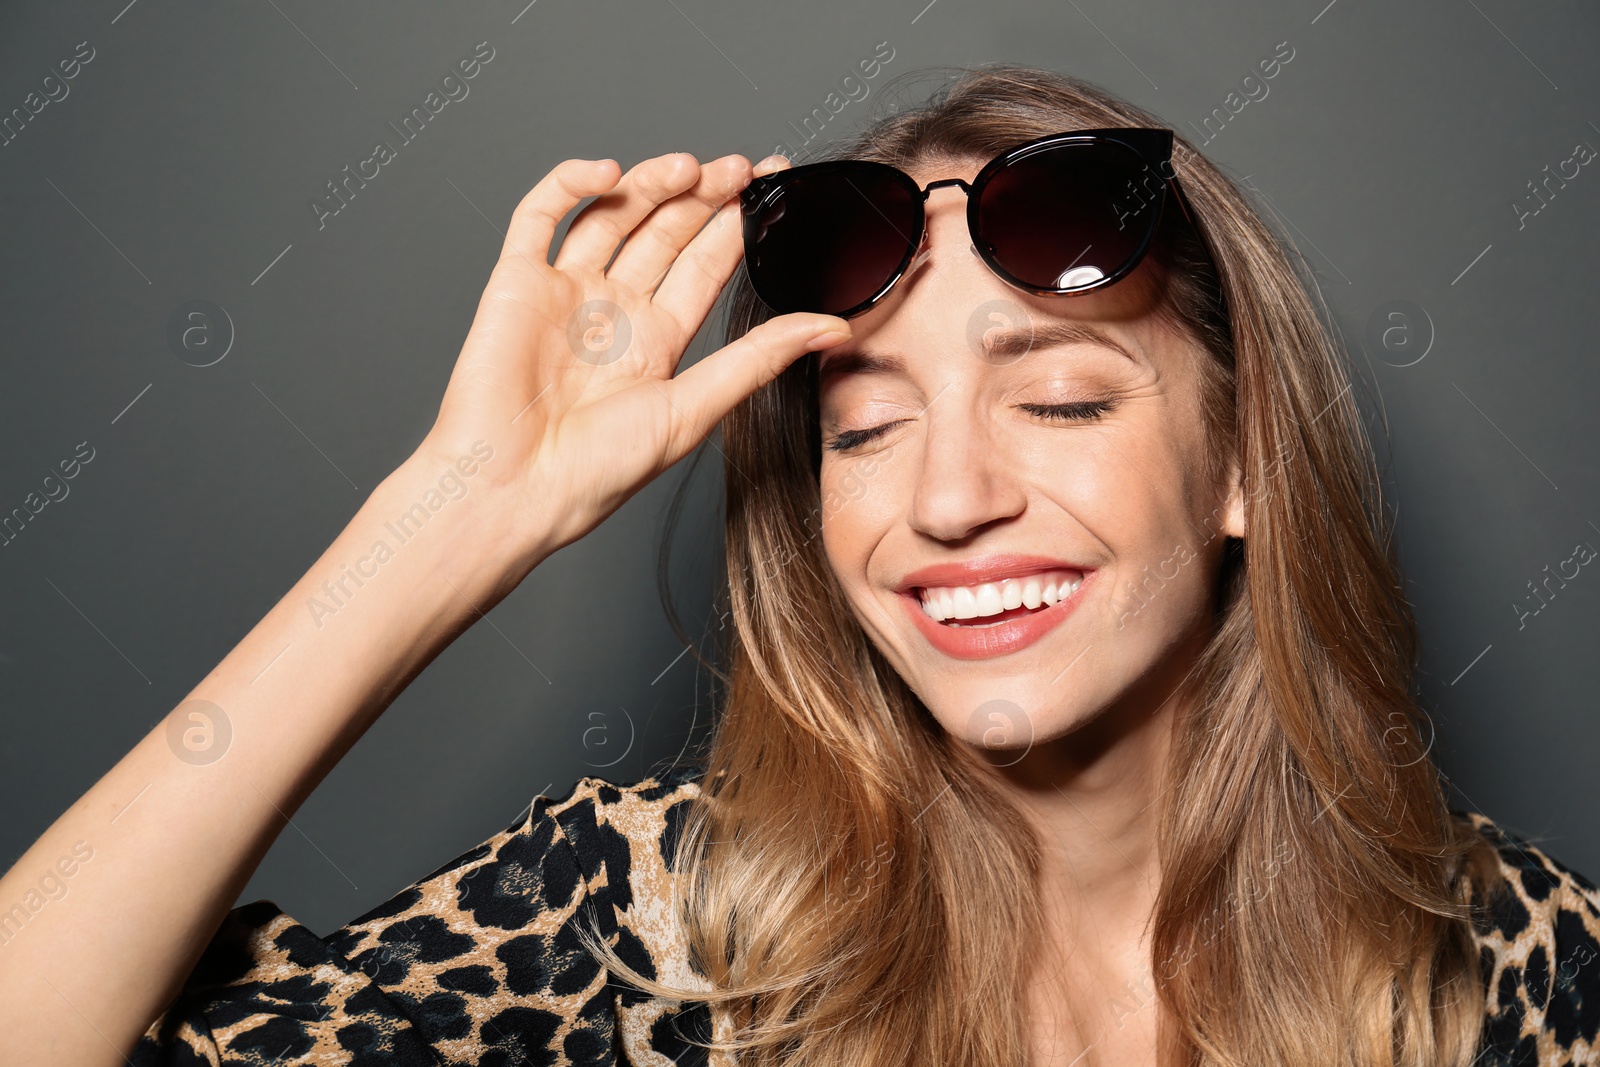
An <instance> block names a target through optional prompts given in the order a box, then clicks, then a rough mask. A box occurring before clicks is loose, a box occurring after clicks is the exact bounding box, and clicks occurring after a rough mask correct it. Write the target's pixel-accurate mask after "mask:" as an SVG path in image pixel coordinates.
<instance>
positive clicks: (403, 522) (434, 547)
mask: <svg viewBox="0 0 1600 1067" xmlns="http://www.w3.org/2000/svg"><path fill="white" fill-rule="evenodd" d="M512 462H513V460H512V458H511V456H510V454H508V453H505V452H503V451H502V450H496V449H495V448H494V447H493V445H492V444H491V443H490V442H488V441H485V440H481V439H480V440H478V441H475V442H473V443H472V445H470V446H468V447H466V448H462V449H458V450H453V451H440V450H437V449H434V448H432V447H431V446H429V445H427V443H426V442H425V443H424V446H423V447H420V448H418V450H417V451H416V452H414V453H413V454H412V455H411V456H409V457H407V459H406V460H405V461H404V462H403V463H401V464H400V466H398V467H396V468H395V470H394V471H393V472H391V473H390V474H389V476H388V477H386V478H385V479H384V480H383V481H382V482H381V483H380V484H379V485H378V487H377V488H376V489H375V490H373V492H372V495H371V496H370V497H369V498H368V499H367V502H366V503H365V504H364V505H363V508H362V510H363V511H365V512H367V513H368V514H369V517H370V519H371V520H373V521H377V522H379V523H380V530H381V531H382V536H383V540H384V541H385V542H386V543H388V544H391V545H394V546H396V550H397V551H399V550H402V549H401V547H400V546H406V548H408V549H409V548H411V547H413V546H414V547H415V550H416V551H417V552H418V553H419V554H426V555H430V556H435V557H437V560H436V563H435V569H436V570H438V571H439V573H440V574H441V575H442V576H443V577H445V578H448V579H449V580H450V582H451V584H452V585H453V586H455V587H457V588H459V589H460V590H461V592H462V593H463V594H467V595H470V596H472V597H473V600H474V603H475V604H477V605H478V606H479V608H480V609H481V610H485V611H487V610H488V606H487V605H486V604H484V603H482V600H484V599H488V600H489V602H490V603H497V602H498V601H499V600H500V599H501V598H503V597H504V596H505V595H506V594H507V593H509V592H510V591H511V590H512V589H514V588H515V587H516V585H517V583H518V582H520V581H521V580H522V579H523V578H525V577H527V575H528V572H529V571H531V570H532V569H533V568H534V566H536V565H537V564H538V563H539V562H540V561H541V560H543V559H544V558H545V557H546V556H548V555H549V554H550V553H551V552H552V551H554V548H553V547H552V546H550V545H548V544H547V540H548V539H547V537H546V536H545V531H543V530H541V529H533V528H529V526H528V524H527V522H526V513H525V511H522V510H519V509H518V508H517V506H516V501H515V500H513V499H512V497H513V496H514V495H515V491H514V490H513V489H512V488H511V486H512V484H513V483H514V481H515V479H514V472H511V471H507V470H497V469H496V465H497V464H498V465H500V466H508V465H510V464H511V463H512ZM469 590H470V593H469Z"/></svg>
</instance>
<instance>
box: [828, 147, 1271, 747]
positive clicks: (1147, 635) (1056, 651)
mask: <svg viewBox="0 0 1600 1067" xmlns="http://www.w3.org/2000/svg"><path fill="white" fill-rule="evenodd" d="M977 168H978V163H977V162H975V161H974V162H965V163H959V164H950V165H939V166H936V167H924V168H910V169H908V171H907V172H908V173H909V174H911V176H912V177H914V178H916V179H917V181H918V183H919V184H926V183H927V182H929V181H932V180H934V179H935V178H943V177H954V176H960V177H964V178H966V179H968V180H969V181H970V180H971V179H972V178H973V177H974V176H975V174H976V173H977ZM965 210H966V203H965V196H964V194H963V193H962V192H961V190H960V189H958V188H953V187H952V188H941V189H936V190H934V191H933V192H932V193H931V194H930V196H929V199H928V203H927V216H928V244H927V247H926V249H925V258H924V260H923V261H922V262H921V263H920V265H918V266H916V267H915V269H914V270H913V272H912V273H911V274H909V275H908V276H907V277H905V278H903V279H902V280H901V281H900V283H899V284H898V285H897V286H896V287H895V289H894V290H893V291H892V292H891V293H890V294H889V296H888V297H887V298H885V299H884V300H883V301H882V302H881V303H879V304H878V305H877V306H875V307H874V308H872V309H871V310H870V311H868V312H866V313H865V314H863V315H860V316H858V317H856V318H855V319H853V320H852V325H853V327H854V336H853V337H852V338H851V339H850V340H849V341H847V342H845V343H844V344H841V345H838V346H835V347H834V348H831V349H827V350H824V351H823V352H822V353H821V354H820V356H819V357H818V358H819V359H820V364H819V368H820V370H819V375H820V377H819V383H820V411H819V415H820V420H821V428H822V447H823V451H822V457H823V458H822V470H821V491H822V498H823V499H824V500H842V501H845V503H843V504H842V505H841V506H838V507H833V508H827V509H824V514H823V522H822V539H823V545H824V550H825V551H826V553H827V556H828V559H829V561H830V563H831V564H832V566H833V569H834V571H835V573H836V575H837V577H838V579H839V582H840V584H841V586H842V587H843V589H844V591H845V593H846V595H847V596H848V598H849V600H850V603H851V606H852V608H853V610H854V612H855V615H856V617H857V619H858V620H859V622H860V623H861V625H862V627H863V628H864V629H865V631H866V633H867V634H868V636H869V637H870V639H871V640H872V642H873V643H874V644H875V645H876V646H877V648H878V649H879V650H880V652H881V653H882V654H883V655H884V657H885V658H886V659H887V660H888V661H889V662H890V663H891V664H892V665H893V666H894V667H895V669H896V670H897V671H898V672H899V673H900V675H901V677H902V678H904V679H905V681H906V683H907V684H908V685H909V686H910V687H911V689H912V690H913V691H914V692H916V693H917V695H918V696H919V697H920V698H921V700H922V701H923V703H924V704H925V705H926V706H927V707H928V709H929V710H930V711H931V712H932V713H933V715H934V717H935V718H936V719H937V720H938V721H939V722H940V724H941V725H942V726H943V727H944V728H945V729H946V730H948V731H950V732H951V733H953V734H955V735H957V736H958V737H961V738H963V739H965V740H967V741H969V742H970V743H972V744H973V745H975V746H982V747H985V748H991V749H993V748H1001V749H1005V750H1007V751H1012V752H1013V753H1014V755H1015V757H1016V758H1021V752H1018V751H1016V750H1018V749H1019V748H1020V749H1026V748H1028V747H1031V746H1035V745H1038V744H1040V743H1043V742H1045V741H1049V740H1052V739H1054V738H1059V737H1062V736H1063V735H1067V734H1069V733H1071V732H1072V731H1073V730H1075V729H1076V728H1078V727H1081V726H1083V725H1085V724H1087V723H1088V722H1090V720H1092V719H1094V718H1095V717H1096V716H1097V715H1098V714H1099V713H1100V712H1102V711H1105V710H1107V709H1108V708H1112V707H1117V706H1121V707H1124V708H1129V709H1130V710H1134V711H1137V710H1138V709H1137V707H1135V705H1138V704H1139V703H1140V701H1141V700H1142V699H1144V697H1145V696H1146V695H1147V694H1149V693H1151V692H1157V691H1159V688H1160V687H1159V686H1152V685H1151V682H1152V680H1153V679H1160V678H1164V677H1169V676H1171V675H1172V673H1173V672H1174V670H1175V669H1176V670H1178V671H1179V672H1180V673H1181V669H1184V668H1186V667H1187V666H1188V660H1189V658H1191V657H1192V655H1193V654H1194V652H1195V651H1196V650H1197V649H1198V647H1199V643H1200V642H1201V641H1203V639H1204V637H1205V635H1206V634H1207V633H1208V632H1209V626H1210V618H1211V605H1212V603H1213V598H1214V586H1215V582H1216V580H1217V571H1218V565H1219V561H1220V555H1221V551H1222V547H1223V539H1224V535H1231V536H1235V537H1239V536H1243V533H1244V529H1243V502H1242V496H1241V494H1240V492H1239V490H1238V488H1237V485H1236V484H1235V483H1232V482H1230V483H1229V484H1227V485H1213V484H1210V483H1209V481H1208V478H1207V473H1206V472H1207V467H1208V464H1207V457H1208V449H1209V448H1211V447H1213V446H1212V445H1211V444H1210V443H1209V442H1208V440H1207V435H1206V432H1205V426H1204V423H1203V420H1202V412H1201V403H1200V396H1201V393H1200V381H1201V378H1200V372H1201V368H1202V366H1203V364H1202V361H1204V360H1208V359H1210V358H1211V357H1210V356H1209V355H1208V354H1207V353H1206V352H1205V351H1204V350H1203V349H1201V348H1200V347H1199V346H1198V344H1196V343H1195V342H1194V341H1193V340H1191V339H1189V338H1187V337H1185V336H1183V335H1181V334H1179V333H1177V332H1176V331H1174V330H1173V329H1172V328H1171V327H1169V326H1167V325H1166V324H1164V323H1162V322H1160V321H1158V320H1157V318H1156V317H1155V316H1154V314H1153V312H1154V310H1155V308H1156V300H1157V298H1158V297H1157V289H1158V288H1159V272H1160V268H1159V267H1158V265H1157V264H1156V263H1155V262H1154V260H1153V259H1151V258H1146V260H1145V261H1144V262H1143V263H1141V264H1140V266H1139V267H1138V269H1137V270H1136V271H1135V272H1134V273H1133V274H1131V275H1129V276H1128V277H1126V278H1124V279H1123V280H1121V281H1120V282H1118V283H1116V284H1114V285H1112V286H1109V287H1107V288H1105V289H1101V290H1096V291H1093V292H1090V293H1087V294H1083V295H1080V296H1075V297H1052V296H1033V295H1031V294H1027V293H1023V292H1021V291H1019V290H1016V289H1013V288H1011V287H1010V286H1008V285H1006V283H1005V282H1003V281H1001V280H1000V279H999V278H998V277H996V276H995V275H994V274H993V273H992V272H991V271H990V270H989V269H988V268H987V267H986V266H985V265H984V264H983V262H982V261H981V260H979V259H978V258H977V256H976V254H974V253H973V252H972V250H971V247H970V246H971V238H970V236H969V234H968V232H967V226H966V216H965ZM863 431H871V433H870V435H869V434H868V433H865V432H863ZM929 589H932V590H934V592H933V593H932V595H931V597H928V598H927V599H929V600H930V601H931V605H932V607H931V611H932V615H931V616H930V614H929V612H928V611H927V610H925V609H924V607H923V601H924V599H925V593H924V591H925V590H929ZM947 615H948V616H952V617H949V618H947V617H946V616H947ZM935 617H937V619H939V620H943V621H936V618H935ZM997 620H999V621H997ZM1156 702H1158V700H1157V701H1156ZM1143 710H1144V711H1146V712H1149V711H1153V710H1154V708H1153V707H1145V708H1144V709H1143ZM991 758H993V757H991Z"/></svg>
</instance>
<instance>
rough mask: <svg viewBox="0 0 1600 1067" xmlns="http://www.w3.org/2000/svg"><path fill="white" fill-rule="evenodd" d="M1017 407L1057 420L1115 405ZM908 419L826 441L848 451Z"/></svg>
mask: <svg viewBox="0 0 1600 1067" xmlns="http://www.w3.org/2000/svg"><path fill="white" fill-rule="evenodd" d="M1017 406H1018V407H1019V408H1021V409H1022V410H1023V411H1026V412H1027V413H1028V414H1030V415H1037V416H1039V417H1040V418H1044V419H1055V420H1059V421H1085V422H1086V421H1089V420H1092V419H1098V418H1099V417H1100V416H1102V415H1104V414H1105V413H1106V412H1108V411H1110V410H1111V409H1112V408H1114V407H1116V401H1114V400H1074V401H1072V402H1070V403H1066V404H1018V405H1017ZM909 421H910V420H909V419H896V420H895V421H893V422H886V423H883V424H882V425H880V426H871V427H868V428H867V429H865V430H840V431H839V432H838V433H836V434H834V436H833V439H832V440H830V441H829V442H828V445H827V447H828V450H829V451H830V452H849V451H850V450H852V449H855V448H860V447H861V446H862V445H864V444H866V443H867V442H868V441H870V440H872V439H873V438H875V437H877V436H879V435H880V434H883V433H885V432H887V431H888V430H889V429H890V428H891V427H893V426H897V425H899V424H900V423H902V422H909Z"/></svg>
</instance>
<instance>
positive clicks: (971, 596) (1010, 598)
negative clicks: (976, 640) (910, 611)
mask: <svg viewBox="0 0 1600 1067" xmlns="http://www.w3.org/2000/svg"><path fill="white" fill-rule="evenodd" d="M1082 584H1083V574H1082V572H1080V571H1072V570H1053V571H1041V572H1040V573H1038V574H1029V575H1024V576H1022V577H1019V578H1007V579H1004V580H1003V581H999V582H985V583H983V584H982V585H969V586H939V587H929V588H918V589H916V590H915V593H916V596H917V600H918V602H919V603H920V604H921V606H922V613H923V614H924V615H926V616H928V618H930V619H932V620H933V621H934V622H937V623H940V624H942V625H945V626H951V627H974V628H983V627H989V626H998V625H1000V624H1001V623H1004V622H1008V621H1010V620H1011V619H1016V618H1020V617H1022V616H1024V615H1035V614H1038V613H1039V612H1042V611H1047V610H1049V609H1050V608H1051V607H1053V606H1054V605H1056V604H1057V603H1059V602H1061V601H1063V600H1066V599H1067V598H1068V597H1070V596H1071V595H1072V594H1073V593H1074V592H1076V591H1077V588H1078V586H1080V585H1082Z"/></svg>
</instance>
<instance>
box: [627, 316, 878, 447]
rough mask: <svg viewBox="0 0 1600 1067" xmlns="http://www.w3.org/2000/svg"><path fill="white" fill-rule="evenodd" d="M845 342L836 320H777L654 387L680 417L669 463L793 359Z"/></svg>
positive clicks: (845, 329)
mask: <svg viewBox="0 0 1600 1067" xmlns="http://www.w3.org/2000/svg"><path fill="white" fill-rule="evenodd" d="M849 337H850V324H849V323H848V322H846V321H845V320H844V319H841V318H839V317H838V316H837V315H817V314H812V313H810V312H794V313H792V314H788V315H779V316H778V317H777V318H774V319H768V320H767V321H766V322H763V323H761V324H760V325H759V326H756V327H755V328H754V329H752V330H751V331H750V332H749V333H747V334H745V335H744V336H743V337H741V338H739V339H738V340H737V341H735V342H733V343H732V344H730V345H727V346H725V347H723V348H720V349H718V350H717V351H715V352H713V353H711V354H710V355H709V356H706V357H705V358H704V359H702V360H700V362H698V363H696V364H694V366H692V367H689V368H687V369H686V370H684V371H683V372H682V373H680V374H678V375H677V376H676V377H673V378H668V379H666V380H665V381H663V382H660V383H659V385H658V388H660V389H661V390H662V391H664V392H665V393H666V394H667V400H668V401H669V402H670V403H671V404H672V407H673V410H674V411H676V412H677V414H678V415H679V417H680V421H679V423H678V425H677V430H678V435H677V439H676V440H674V442H673V462H676V461H677V460H678V459H680V458H682V457H683V456H686V455H688V454H689V451H690V450H691V449H693V448H694V447H695V446H696V445H698V444H699V443H700V442H701V440H703V439H704V438H705V436H706V435H707V434H708V433H710V432H711V430H712V429H713V428H714V427H715V426H716V425H717V423H718V422H720V421H722V418H723V416H725V415H727V413H728V412H729V411H731V410H733V406H734V405H735V404H737V403H739V401H741V400H743V399H744V398H745V397H747V396H749V395H750V394H751V393H753V392H755V391H756V390H757V389H759V388H761V387H762V386H763V385H766V384H767V383H768V382H770V381H772V380H773V379H774V378H776V377H777V376H778V375H779V374H782V373H783V371H784V368H786V367H788V366H789V364H791V363H793V362H794V361H795V360H796V359H799V358H800V357H801V356H802V355H804V354H805V353H806V352H809V351H815V350H817V349H821V348H827V347H829V346H831V345H835V344H839V343H841V342H843V341H847V340H849Z"/></svg>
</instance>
